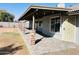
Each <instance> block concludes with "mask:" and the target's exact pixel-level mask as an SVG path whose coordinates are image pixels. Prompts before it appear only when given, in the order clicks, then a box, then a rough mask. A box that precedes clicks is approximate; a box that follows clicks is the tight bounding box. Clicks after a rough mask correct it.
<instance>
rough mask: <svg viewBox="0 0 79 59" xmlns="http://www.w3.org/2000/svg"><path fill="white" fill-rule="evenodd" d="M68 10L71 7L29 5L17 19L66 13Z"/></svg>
mask: <svg viewBox="0 0 79 59" xmlns="http://www.w3.org/2000/svg"><path fill="white" fill-rule="evenodd" d="M69 10H71V9H69V8H58V7H46V6H30V7H29V8H28V9H27V10H26V11H25V13H24V14H23V15H22V16H21V17H20V18H19V20H32V16H34V17H35V19H38V18H42V17H44V16H48V15H60V14H61V15H67V12H68V11H69Z"/></svg>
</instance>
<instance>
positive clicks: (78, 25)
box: [76, 15, 79, 44]
mask: <svg viewBox="0 0 79 59" xmlns="http://www.w3.org/2000/svg"><path fill="white" fill-rule="evenodd" d="M76 42H77V43H78V44H79V15H77V16H76Z"/></svg>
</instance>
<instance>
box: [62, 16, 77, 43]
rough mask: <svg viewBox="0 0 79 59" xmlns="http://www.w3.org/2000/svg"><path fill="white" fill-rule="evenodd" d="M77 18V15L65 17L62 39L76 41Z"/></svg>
mask: <svg viewBox="0 0 79 59" xmlns="http://www.w3.org/2000/svg"><path fill="white" fill-rule="evenodd" d="M75 33H76V19H75V16H69V17H63V24H62V40H64V41H69V42H75Z"/></svg>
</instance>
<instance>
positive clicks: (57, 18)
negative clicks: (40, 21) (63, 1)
mask: <svg viewBox="0 0 79 59" xmlns="http://www.w3.org/2000/svg"><path fill="white" fill-rule="evenodd" d="M52 22H53V24H52ZM58 23H59V30H56V28H55V27H56V26H57V25H56V24H58ZM60 25H61V20H60V17H56V18H51V26H50V27H51V31H52V32H53V33H56V32H60ZM52 26H53V27H54V29H52Z"/></svg>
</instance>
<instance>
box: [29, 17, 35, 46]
mask: <svg viewBox="0 0 79 59" xmlns="http://www.w3.org/2000/svg"><path fill="white" fill-rule="evenodd" d="M30 39H31V45H35V17H34V16H33V21H32V32H31V33H30Z"/></svg>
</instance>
